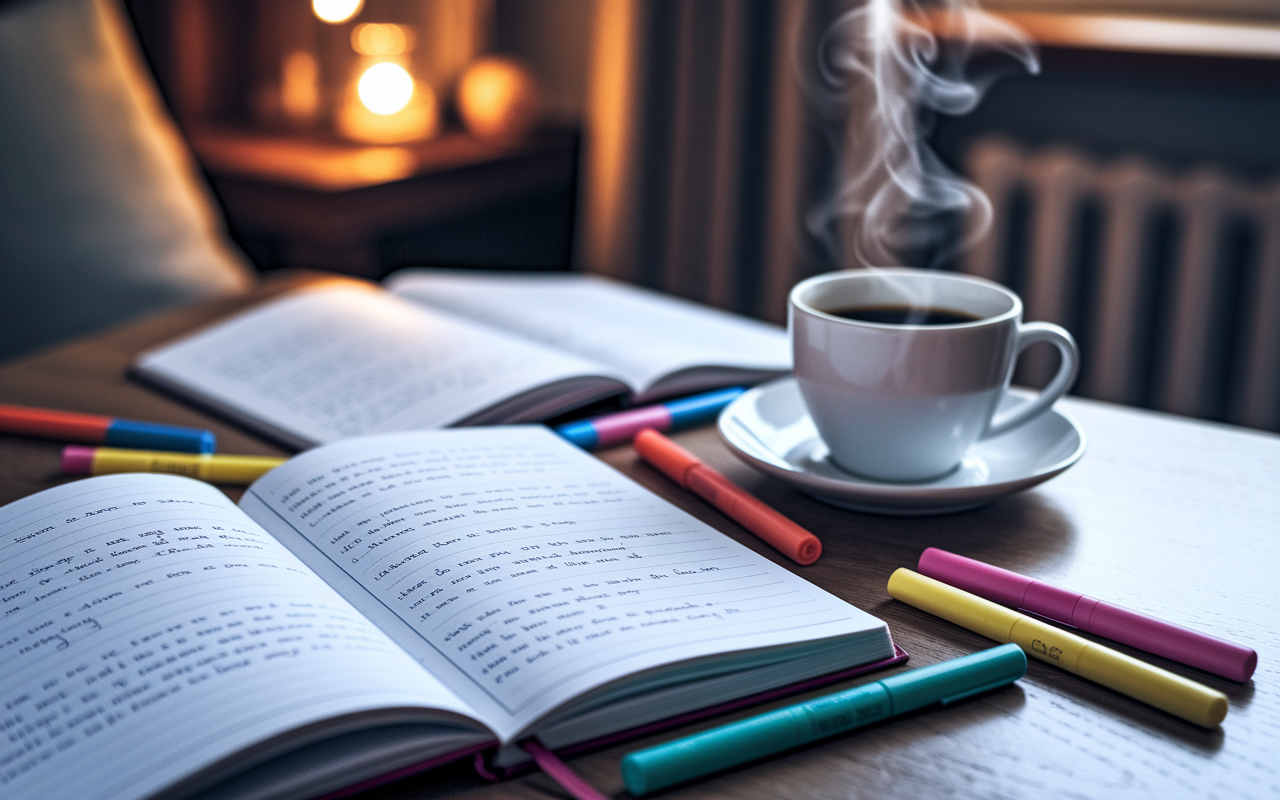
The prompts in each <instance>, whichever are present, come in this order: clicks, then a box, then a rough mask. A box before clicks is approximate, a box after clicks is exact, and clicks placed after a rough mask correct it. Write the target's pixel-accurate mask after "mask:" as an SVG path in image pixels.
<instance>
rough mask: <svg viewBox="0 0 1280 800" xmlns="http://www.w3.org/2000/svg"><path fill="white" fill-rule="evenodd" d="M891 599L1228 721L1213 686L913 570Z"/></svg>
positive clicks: (1175, 707)
mask: <svg viewBox="0 0 1280 800" xmlns="http://www.w3.org/2000/svg"><path fill="white" fill-rule="evenodd" d="M889 595H890V596H891V597H894V598H896V599H898V600H901V601H902V602H904V603H909V604H911V605H913V606H915V607H916V608H918V609H920V610H922V611H928V612H929V613H930V614H933V615H935V616H939V617H942V618H943V619H945V620H947V621H948V622H954V623H955V624H957V625H960V626H962V627H965V628H968V629H969V630H971V631H973V632H974V633H980V634H982V635H983V636H985V637H987V638H988V639H995V640H996V641H997V642H1001V643H1005V642H1013V643H1014V644H1016V645H1018V646H1019V647H1021V648H1022V649H1023V651H1025V652H1026V654H1027V655H1029V656H1031V657H1032V658H1038V659H1040V660H1041V661H1046V662H1048V663H1050V664H1053V665H1054V666H1057V667H1062V668H1063V669H1065V670H1066V671H1067V672H1073V673H1075V674H1076V675H1079V676H1080V677H1082V678H1088V679H1089V680H1091V681H1094V682H1095V683H1100V684H1102V685H1103V686H1106V687H1108V688H1110V689H1115V690H1116V691H1117V692H1120V693H1121V694H1127V695H1129V696H1130V697H1132V698H1134V699H1136V700H1141V701H1142V702H1144V703H1149V704H1150V705H1153V706H1155V707H1156V708H1159V709H1161V710H1163V711H1168V712H1169V713H1170V714H1173V715H1175V716H1178V717H1182V718H1183V719H1185V720H1187V721H1188V722H1194V723H1195V724H1197V725H1201V726H1203V727H1206V728H1213V727H1215V726H1217V725H1218V723H1220V722H1222V720H1223V719H1224V718H1225V717H1226V716H1227V696H1226V695H1225V694H1223V693H1222V692H1219V691H1216V690H1214V689H1210V688H1209V687H1208V686H1204V685H1202V684H1199V683H1196V682H1195V681H1192V680H1188V679H1186V678H1183V677H1180V676H1178V675H1174V674H1173V673H1172V672H1169V671H1167V670H1163V669H1160V668H1159V667H1153V666H1152V665H1150V664H1148V663H1146V662H1144V661H1139V660H1138V659H1136V658H1131V657H1130V656H1127V655H1125V654H1123V653H1119V652H1116V651H1115V650H1112V649H1111V648H1109V647H1104V646H1102V645H1100V644H1096V643H1094V642H1091V641H1089V640H1088V639H1084V638H1081V637H1079V636H1076V635H1075V634H1074V633H1068V632H1067V631H1064V630H1062V629H1060V628H1055V627H1053V626H1052V625H1048V624H1046V623H1044V622H1041V621H1040V620H1038V619H1035V618H1033V617H1029V616H1027V615H1026V614H1019V613H1018V612H1017V611H1012V610H1010V609H1008V608H1005V607H1004V606H1001V605H997V604H995V603H993V602H991V601H990V600H984V599H983V598H981V597H978V596H977V595H973V594H970V593H968V592H966V591H963V590H961V589H957V588H955V587H954V586H948V585H947V584H945V583H942V582H941V581H936V580H934V579H933V578H927V577H925V576H924V575H921V574H919V573H917V572H912V571H911V570H909V569H905V568H903V569H899V570H896V571H895V572H894V573H893V574H892V575H890V576H889Z"/></svg>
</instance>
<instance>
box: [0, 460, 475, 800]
mask: <svg viewBox="0 0 1280 800" xmlns="http://www.w3.org/2000/svg"><path fill="white" fill-rule="evenodd" d="M375 676H376V677H375ZM0 692H2V694H0V732H2V733H3V737H0V797H5V798H14V800H17V798H50V797H67V798H71V797H113V798H131V797H145V796H148V795H150V794H152V793H153V792H155V791H157V790H159V789H161V788H163V787H165V786H167V785H168V784H170V783H172V782H174V781H177V780H178V779H180V778H182V777H183V776H185V775H188V774H189V773H192V772H194V771H196V770H198V769H201V768H203V767H205V766H207V765H209V764H211V763H214V762H216V761H217V760H219V759H220V758H223V757H225V756H227V755H229V754H231V753H234V752H236V751H238V750H240V749H241V748H242V747H245V746H246V745H249V744H251V743H253V742H256V741H258V740H261V739H264V738H266V737H269V736H272V735H275V734H277V733H280V732H282V731H286V730H289V729H291V728H294V727H295V726H299V725H304V724H307V723H311V722H314V721H317V720H322V719H325V718H327V717H330V716H336V715H342V714H352V713H356V712H364V711H367V710H369V709H378V708H398V707H404V706H411V705H418V704H421V703H427V704H429V705H432V706H434V707H436V708H440V709H444V710H447V711H448V712H453V713H465V709H466V707H465V705H464V704H463V703H462V701H461V700H459V699H458V698H457V697H456V696H455V695H454V694H453V693H452V692H450V691H449V690H448V689H446V688H445V687H444V686H442V685H441V684H440V683H439V682H437V681H435V680H434V679H433V678H431V676H429V675H427V674H426V673H424V672H423V671H422V669H421V667H419V666H418V665H417V664H416V663H414V661H413V660H412V659H411V658H409V657H408V656H407V655H405V653H404V652H403V651H402V650H401V649H400V648H399V647H397V646H396V645H395V644H394V643H392V642H391V641H389V640H388V639H387V637H386V636H385V635H383V634H382V633H381V632H380V631H379V630H378V629H377V628H375V627H373V626H372V625H371V624H369V622H368V621H367V620H364V619H362V618H361V617H360V616H359V614H358V613H357V612H356V611H355V610H354V609H352V608H351V606H350V605H349V604H348V603H346V602H345V601H343V599H342V598H341V597H339V596H338V595H337V594H335V593H334V592H333V591H332V590H331V589H329V588H328V587H327V586H325V585H324V584H323V583H322V582H321V581H320V580H318V579H317V578H316V577H315V575H313V574H312V573H311V572H310V570H308V569H307V568H306V567H305V566H304V565H303V564H302V563H300V562H299V561H298V560H297V558H295V557H294V556H293V555H292V554H291V553H290V552H289V551H288V550H286V549H285V548H284V547H282V546H281V545H280V544H279V543H278V542H276V541H274V540H273V539H272V538H271V537H270V536H269V535H268V534H267V533H266V532H264V531H263V530H262V529H261V528H260V527H259V526H258V525H256V524H254V523H253V521H252V520H250V519H249V518H247V517H246V516H245V515H244V513H243V512H241V511H240V510H239V509H238V508H236V507H235V506H234V505H233V504H232V503H231V502H230V501H229V500H227V498H226V497H225V496H224V495H223V494H222V493H221V492H219V491H217V490H216V489H214V488H213V487H211V486H209V485H207V484H203V483H199V482H197V481H193V480H190V479H187V478H180V477H176V476H163V475H139V474H129V475H112V476H105V477H99V478H91V479H87V480H84V481H77V482H75V483H71V484H67V485H64V486H60V487H57V488H54V489H50V490H48V491H45V492H41V493H40V494H37V495H33V496H31V497H28V498H25V499H23V500H20V501H18V502H16V503H12V504H10V505H8V506H5V507H4V508H0ZM453 713H450V714H437V715H435V716H437V717H440V718H443V719H444V720H445V721H449V720H451V719H453ZM420 717H424V718H425V717H429V715H420ZM455 724H456V721H455ZM455 747H456V745H455ZM450 749H452V748H450Z"/></svg>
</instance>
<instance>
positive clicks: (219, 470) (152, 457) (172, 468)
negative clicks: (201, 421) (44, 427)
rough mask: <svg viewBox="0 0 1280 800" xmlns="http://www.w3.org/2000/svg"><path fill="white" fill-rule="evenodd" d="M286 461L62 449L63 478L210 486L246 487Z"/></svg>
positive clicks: (72, 448)
mask: <svg viewBox="0 0 1280 800" xmlns="http://www.w3.org/2000/svg"><path fill="white" fill-rule="evenodd" d="M286 460H287V459H283V458H274V457H271V456H224V455H209V454H203V455H196V454H194V453H168V452H161V451H158V450H124V449H120V448H115V447H80V446H77V445H70V446H68V447H64V448H63V449H62V474H64V475H108V474H110V473H114V472H165V473H169V474H171V475H186V476H187V477H189V478H199V479H200V480H202V481H208V482H209V483H225V484H235V485H247V484H250V483H253V482H254V481H255V480H257V479H258V478H260V477H262V475H264V474H265V473H267V472H268V471H269V470H272V469H274V468H276V467H278V466H280V465H281V464H283V463H284V462H285V461H286Z"/></svg>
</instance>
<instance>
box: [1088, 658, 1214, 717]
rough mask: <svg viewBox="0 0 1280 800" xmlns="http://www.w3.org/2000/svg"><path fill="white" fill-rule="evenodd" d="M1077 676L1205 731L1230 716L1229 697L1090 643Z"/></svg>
mask: <svg viewBox="0 0 1280 800" xmlns="http://www.w3.org/2000/svg"><path fill="white" fill-rule="evenodd" d="M1074 671H1075V672H1076V674H1078V675H1080V676H1081V677H1083V678H1088V679H1089V680H1091V681H1096V682H1098V683H1100V684H1102V685H1103V686H1106V687H1108V688H1110V689H1115V690H1116V691H1117V692H1120V693H1121V694H1127V695H1129V696H1130V697H1132V698H1134V699H1137V700H1141V701H1142V702H1144V703H1147V704H1149V705H1153V706H1155V707H1156V708H1158V709H1160V710H1162V711H1167V712H1169V713H1170V714H1173V715H1174V716H1177V717H1182V718H1183V719H1185V720H1187V721H1188V722H1194V723H1195V724H1197V725H1199V726H1201V727H1204V728H1213V727H1215V726H1217V725H1218V724H1219V723H1221V722H1222V720H1224V719H1226V717H1227V708H1228V703H1227V696H1226V695H1225V694H1223V693H1222V692H1219V691H1216V690H1214V689H1210V688H1209V687H1208V686H1205V685H1203V684H1200V683H1197V682H1196V681H1193V680H1190V679H1188V678H1184V677H1182V676H1181V675H1174V674H1173V673H1172V672H1169V671H1167V670H1163V669H1160V668H1159V667H1154V666H1152V665H1150V664H1148V663H1146V662H1144V661H1139V660H1138V659H1136V658H1133V657H1132V656H1127V655H1125V654H1124V653H1121V652H1118V651H1116V650H1112V649H1111V648H1109V647H1103V646H1101V645H1097V644H1090V645H1089V646H1088V647H1086V648H1085V649H1084V651H1083V652H1082V653H1080V657H1079V659H1078V660H1077V662H1076V669H1075V670H1074Z"/></svg>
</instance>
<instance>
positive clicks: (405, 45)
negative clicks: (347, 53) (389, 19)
mask: <svg viewBox="0 0 1280 800" xmlns="http://www.w3.org/2000/svg"><path fill="white" fill-rule="evenodd" d="M413 45H414V36H413V30H412V29H410V28H409V27H408V26H405V25H391V24H388V23H382V22H366V23H364V24H363V25H357V26H355V27H354V28H352V30H351V49H353V50H355V51H356V52H357V53H359V54H360V55H362V56H398V55H400V54H402V53H407V52H409V51H410V50H412V49H413Z"/></svg>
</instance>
